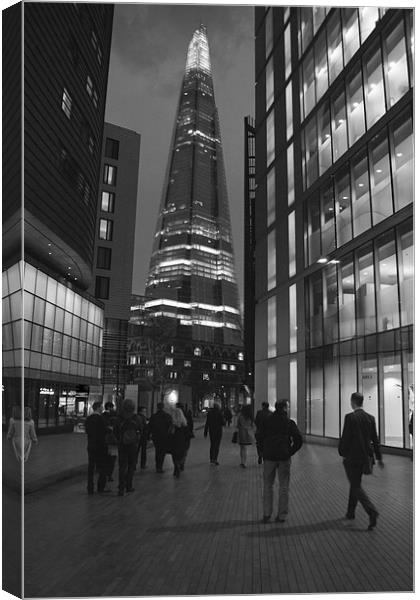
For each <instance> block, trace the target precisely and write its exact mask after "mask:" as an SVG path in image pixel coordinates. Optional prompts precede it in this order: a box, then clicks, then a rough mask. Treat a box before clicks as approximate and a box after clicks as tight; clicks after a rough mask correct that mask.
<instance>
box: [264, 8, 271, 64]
mask: <svg viewBox="0 0 420 600" xmlns="http://www.w3.org/2000/svg"><path fill="white" fill-rule="evenodd" d="M272 49H273V11H272V9H271V8H269V9H268V10H267V13H266V15H265V56H266V57H267V56H268V55H269V54H270V52H271V51H272Z"/></svg>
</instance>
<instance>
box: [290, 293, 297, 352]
mask: <svg viewBox="0 0 420 600" xmlns="http://www.w3.org/2000/svg"><path fill="white" fill-rule="evenodd" d="M296 318H297V307H296V284H293V285H291V286H290V287H289V339H290V341H289V352H296V351H297V320H296Z"/></svg>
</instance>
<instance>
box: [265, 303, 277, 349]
mask: <svg viewBox="0 0 420 600" xmlns="http://www.w3.org/2000/svg"><path fill="white" fill-rule="evenodd" d="M276 355H277V299H276V297H275V296H271V298H269V299H268V302H267V358H273V357H274V356H276Z"/></svg>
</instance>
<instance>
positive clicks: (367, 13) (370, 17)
mask: <svg viewBox="0 0 420 600" xmlns="http://www.w3.org/2000/svg"><path fill="white" fill-rule="evenodd" d="M359 18H360V35H361V38H362V44H363V42H364V41H365V39H366V38H367V37H368V36H369V34H370V33H371V32H372V31H373V30H374V29H375V26H376V21H377V20H378V18H379V13H378V9H377V8H374V7H371V6H365V7H363V8H359Z"/></svg>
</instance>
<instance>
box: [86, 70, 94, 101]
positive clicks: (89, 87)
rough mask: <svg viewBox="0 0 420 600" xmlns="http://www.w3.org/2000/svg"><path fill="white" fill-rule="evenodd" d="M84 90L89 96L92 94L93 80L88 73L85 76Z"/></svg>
mask: <svg viewBox="0 0 420 600" xmlns="http://www.w3.org/2000/svg"><path fill="white" fill-rule="evenodd" d="M86 91H87V93H88V94H89V96H90V97H92V94H93V81H92V77H91V76H90V75H88V76H87V77H86Z"/></svg>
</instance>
